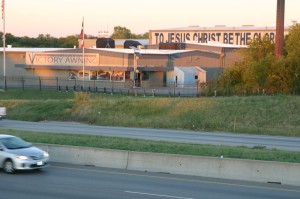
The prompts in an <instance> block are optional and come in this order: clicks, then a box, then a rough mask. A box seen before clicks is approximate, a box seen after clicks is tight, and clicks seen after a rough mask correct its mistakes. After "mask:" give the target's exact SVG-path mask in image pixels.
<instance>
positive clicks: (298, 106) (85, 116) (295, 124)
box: [0, 91, 300, 163]
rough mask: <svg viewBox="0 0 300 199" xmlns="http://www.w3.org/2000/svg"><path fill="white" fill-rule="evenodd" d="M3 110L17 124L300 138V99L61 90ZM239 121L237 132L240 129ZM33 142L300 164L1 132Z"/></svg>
mask: <svg viewBox="0 0 300 199" xmlns="http://www.w3.org/2000/svg"><path fill="white" fill-rule="evenodd" d="M0 106H7V107H8V118H9V119H17V120H30V121H41V120H60V121H79V122H86V123H90V124H94V125H109V126H135V127H150V128H171V129H188V130H196V131H201V130H204V131H227V132H233V131H234V130H235V131H236V132H239V133H254V134H271V135H283V136H300V115H299V110H300V98H299V97H295V96H272V97H267V96H256V97H255V96H252V97H228V98H221V97H220V98H169V97H154V98H153V97H145V98H144V97H142V96H140V97H134V96H124V95H123V96H121V95H113V96H112V95H107V94H106V95H105V94H83V93H76V94H75V96H74V93H73V92H69V93H65V92H56V91H47V92H46V91H6V92H1V93H0ZM234 121H236V123H235V129H234ZM0 130H1V133H7V134H14V135H18V136H20V137H22V138H24V139H25V140H28V141H30V142H40V143H50V144H64V145H74V146H88V147H99V148H111V149H122V150H132V151H149V152H160V153H173V154H185V155H199V156H213V157H220V156H221V155H223V156H224V157H228V158H241V159H256V160H269V161H282V162H298V163H300V154H299V153H297V152H286V151H277V150H266V149H263V148H259V147H255V148H253V149H250V148H246V147H225V146H209V145H193V144H179V143H167V142H155V141H143V140H136V139H125V138H110V137H102V136H85V135H64V134H42V133H36V132H35V133H34V132H26V133H24V132H20V131H13V130H4V129H0Z"/></svg>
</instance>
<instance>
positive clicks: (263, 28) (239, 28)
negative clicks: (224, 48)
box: [150, 25, 289, 31]
mask: <svg viewBox="0 0 300 199" xmlns="http://www.w3.org/2000/svg"><path fill="white" fill-rule="evenodd" d="M284 29H285V30H289V27H288V26H285V27H284ZM197 30H199V31H204V30H208V31H218V30H219V31H226V30H232V31H233V30H240V31H247V30H250V31H251V30H259V31H263V30H273V31H274V30H276V26H259V27H257V26H252V25H245V26H239V27H227V26H215V27H200V26H188V27H180V28H165V29H153V30H150V31H197Z"/></svg>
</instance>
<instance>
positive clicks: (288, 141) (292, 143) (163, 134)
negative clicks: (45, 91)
mask: <svg viewBox="0 0 300 199" xmlns="http://www.w3.org/2000/svg"><path fill="white" fill-rule="evenodd" d="M0 129H16V130H28V131H40V132H54V133H70V134H86V135H102V136H116V137H128V138H139V139H148V140H159V141H168V142H178V143H193V144H212V145H227V146H248V147H254V146H260V147H262V146H263V147H266V148H269V149H279V150H289V151H300V138H299V137H298V138H297V137H282V136H265V135H245V134H233V133H217V132H213V133H212V132H193V131H184V130H165V129H147V128H146V129H145V128H125V127H107V126H92V125H86V124H79V123H72V122H47V121H45V122H26V121H16V120H2V121H0Z"/></svg>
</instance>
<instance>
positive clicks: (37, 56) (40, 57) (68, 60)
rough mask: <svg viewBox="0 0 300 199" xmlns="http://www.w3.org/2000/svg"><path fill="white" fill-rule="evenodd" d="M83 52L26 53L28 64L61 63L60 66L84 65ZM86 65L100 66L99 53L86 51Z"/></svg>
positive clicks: (48, 64)
mask: <svg viewBox="0 0 300 199" xmlns="http://www.w3.org/2000/svg"><path fill="white" fill-rule="evenodd" d="M82 64H83V56H82V54H75V53H30V52H27V53H26V65H47V66H51V65H59V66H82ZM84 64H85V66H98V65H99V54H96V53H85V54H84Z"/></svg>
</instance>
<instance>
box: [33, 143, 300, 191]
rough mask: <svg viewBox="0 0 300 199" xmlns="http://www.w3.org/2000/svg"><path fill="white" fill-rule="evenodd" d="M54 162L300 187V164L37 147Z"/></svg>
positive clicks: (53, 146)
mask: <svg viewBox="0 0 300 199" xmlns="http://www.w3.org/2000/svg"><path fill="white" fill-rule="evenodd" d="M35 145H36V146H37V147H39V148H42V149H44V150H46V151H48V152H49V153H50V158H51V161H53V162H62V163H72V164H80V165H93V166H96V167H108V168H118V169H129V170H138V171H151V172H164V173H172V174H183V175H193V176H203V177H214V178H224V179H234V180H247V181H256V182H272V183H281V184H289V185H297V186H300V164H296V163H282V162H270V161H255V160H241V159H229V158H213V157H199V156H188V155H172V154H159V153H143V152H131V151H122V150H110V149H95V148H87V147H73V146H61V145H49V144H35Z"/></svg>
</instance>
